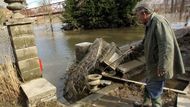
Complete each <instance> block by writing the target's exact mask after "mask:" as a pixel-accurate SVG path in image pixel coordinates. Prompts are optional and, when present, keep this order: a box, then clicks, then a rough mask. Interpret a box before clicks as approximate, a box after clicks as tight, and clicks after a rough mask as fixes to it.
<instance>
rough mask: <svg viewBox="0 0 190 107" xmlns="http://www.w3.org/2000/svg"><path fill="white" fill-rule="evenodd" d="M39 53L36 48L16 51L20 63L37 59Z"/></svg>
mask: <svg viewBox="0 0 190 107" xmlns="http://www.w3.org/2000/svg"><path fill="white" fill-rule="evenodd" d="M37 53H38V51H37V48H36V46H33V47H29V48H23V49H18V50H16V54H17V60H18V61H21V60H24V59H29V58H33V57H37V56H38V55H37Z"/></svg>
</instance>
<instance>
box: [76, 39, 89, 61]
mask: <svg viewBox="0 0 190 107" xmlns="http://www.w3.org/2000/svg"><path fill="white" fill-rule="evenodd" d="M91 45H92V43H90V42H82V43H78V44H75V54H76V60H77V61H81V60H82V59H83V58H84V56H85V55H86V53H87V52H88V49H89V47H90V46H91Z"/></svg>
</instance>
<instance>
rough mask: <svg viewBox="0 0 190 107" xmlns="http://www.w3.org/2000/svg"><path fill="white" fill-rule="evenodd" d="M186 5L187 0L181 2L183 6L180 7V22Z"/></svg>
mask: <svg viewBox="0 0 190 107" xmlns="http://www.w3.org/2000/svg"><path fill="white" fill-rule="evenodd" d="M184 5H185V0H182V1H181V6H180V13H179V20H181V17H182V14H183V11H184Z"/></svg>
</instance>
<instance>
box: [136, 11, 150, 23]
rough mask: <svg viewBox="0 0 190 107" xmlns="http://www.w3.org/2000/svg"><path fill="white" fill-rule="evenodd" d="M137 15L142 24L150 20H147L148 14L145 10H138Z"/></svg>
mask: <svg viewBox="0 0 190 107" xmlns="http://www.w3.org/2000/svg"><path fill="white" fill-rule="evenodd" d="M136 16H137V19H138V21H139V22H140V23H141V24H144V25H146V23H147V22H148V21H147V20H148V16H147V14H146V13H144V12H137V13H136Z"/></svg>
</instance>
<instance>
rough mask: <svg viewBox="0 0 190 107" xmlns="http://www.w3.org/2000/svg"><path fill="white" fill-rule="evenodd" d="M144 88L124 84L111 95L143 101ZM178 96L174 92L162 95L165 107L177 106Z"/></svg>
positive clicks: (166, 92)
mask: <svg viewBox="0 0 190 107" xmlns="http://www.w3.org/2000/svg"><path fill="white" fill-rule="evenodd" d="M143 93H144V87H143V86H140V85H136V84H129V85H128V84H124V85H123V86H122V87H119V88H118V89H117V90H115V91H113V92H112V93H110V94H109V95H111V96H117V97H119V98H121V99H130V100H132V101H140V102H142V101H143ZM176 98H177V94H176V93H175V92H172V91H164V92H163V95H162V103H163V107H169V106H172V107H173V106H174V105H175V104H176Z"/></svg>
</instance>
